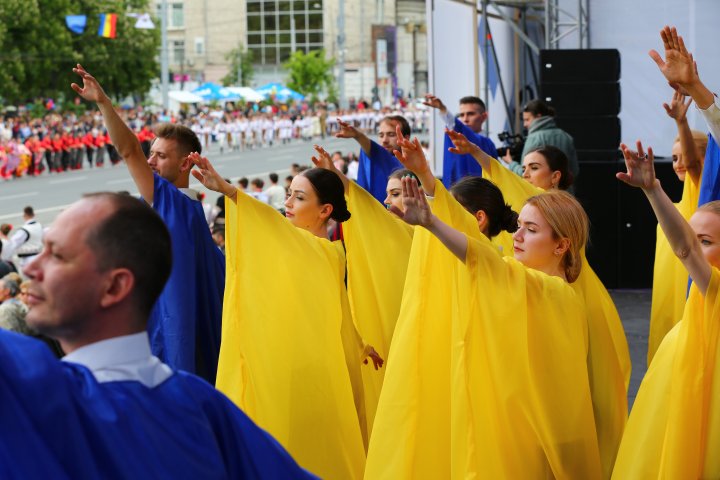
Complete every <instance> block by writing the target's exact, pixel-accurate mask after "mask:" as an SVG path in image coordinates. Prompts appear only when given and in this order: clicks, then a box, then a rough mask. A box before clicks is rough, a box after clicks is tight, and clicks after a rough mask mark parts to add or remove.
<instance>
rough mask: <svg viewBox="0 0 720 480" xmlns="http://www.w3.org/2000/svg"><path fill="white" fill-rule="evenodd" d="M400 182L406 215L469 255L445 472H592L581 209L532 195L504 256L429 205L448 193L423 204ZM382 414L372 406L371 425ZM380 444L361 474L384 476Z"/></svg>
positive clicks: (463, 256)
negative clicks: (510, 251) (580, 291)
mask: <svg viewBox="0 0 720 480" xmlns="http://www.w3.org/2000/svg"><path fill="white" fill-rule="evenodd" d="M403 153H405V152H403ZM419 176H420V175H419ZM402 183H403V203H404V205H405V212H404V213H403V219H404V220H405V221H406V222H408V223H410V224H412V225H419V226H421V227H423V230H426V231H428V232H430V233H431V234H432V235H433V236H435V237H437V239H439V240H440V241H441V242H442V243H443V244H444V245H445V247H446V248H447V249H448V250H449V251H450V252H452V254H453V255H454V256H455V257H457V258H458V259H459V260H460V261H461V262H462V263H464V264H465V267H463V268H461V269H460V271H461V273H464V274H465V275H466V278H467V281H468V289H467V291H465V292H461V293H460V294H459V295H458V297H459V301H460V302H466V303H467V308H468V312H467V314H466V315H460V316H459V320H460V321H459V322H458V325H457V327H456V328H457V329H459V330H463V332H464V333H463V338H462V341H461V342H456V341H454V342H453V345H454V347H453V350H454V352H453V358H452V362H451V363H452V371H453V380H452V391H451V404H452V407H453V408H452V421H451V424H450V431H451V433H450V451H451V453H450V455H451V460H450V472H447V475H446V477H447V478H467V477H472V476H477V477H478V478H546V477H553V478H600V475H601V473H600V472H601V467H600V457H599V453H598V445H597V437H596V433H595V422H594V419H593V410H592V401H591V398H590V387H589V382H588V376H587V369H586V367H585V357H586V355H587V325H586V321H585V311H584V306H583V302H582V300H581V298H580V297H579V296H578V295H577V294H576V293H575V291H574V290H573V289H572V287H570V285H569V283H568V282H572V281H574V280H575V279H576V278H577V276H578V274H579V272H580V269H581V262H579V261H578V260H579V259H580V252H581V250H582V248H583V247H584V245H585V242H586V241H587V235H588V220H587V216H586V215H585V212H584V211H583V209H582V207H581V206H580V205H579V204H578V202H577V201H576V200H575V199H574V198H573V197H572V196H571V195H569V194H566V193H563V192H553V193H545V194H541V195H537V196H535V197H533V198H531V199H529V200H528V202H527V204H526V205H525V206H524V207H523V209H522V210H521V212H520V215H519V217H518V229H517V230H516V231H515V233H514V234H513V238H514V239H515V249H514V250H515V258H512V257H507V256H506V257H501V256H500V255H499V254H498V251H497V249H496V248H495V246H493V244H492V243H491V242H490V240H489V239H488V238H487V237H486V236H484V235H473V236H470V235H468V234H466V233H463V232H461V231H458V230H456V229H454V228H452V227H450V226H449V225H447V224H446V223H444V222H443V221H442V220H441V219H440V218H438V216H436V215H434V214H433V212H436V211H441V210H444V209H447V208H448V207H447V206H446V205H445V203H446V202H454V200H452V199H451V198H449V196H448V195H445V194H444V193H443V192H442V190H441V187H440V185H439V184H436V185H435V191H434V192H433V193H435V195H434V199H433V200H432V211H431V210H430V205H429V204H428V201H427V200H426V197H425V192H423V191H421V190H420V189H419V188H418V186H417V183H416V181H415V180H414V179H411V178H407V177H406V178H404V179H403V180H402ZM466 214H467V212H466ZM465 228H466V227H462V229H463V230H465ZM475 230H477V227H475ZM417 235H418V233H416V237H417ZM409 275H410V272H409ZM433 278H434V277H433ZM409 281H410V278H408V282H409ZM407 284H408V283H406V285H407ZM463 293H464V294H466V296H465V295H463ZM460 307H462V305H460ZM391 358H393V357H392V353H391ZM394 367H395V365H393V364H391V365H390V368H391V369H393V368H394ZM390 374H391V370H388V372H387V375H388V377H389V376H390ZM388 377H386V378H388ZM386 381H387V380H386ZM383 394H384V392H383ZM383 399H384V396H383V397H381V407H380V408H383ZM388 402H390V403H391V402H392V398H389V399H388ZM381 418H382V417H381V416H380V409H379V413H378V420H376V425H375V429H376V434H377V431H378V429H379V428H380V426H379V425H378V421H379V420H380V419H381ZM382 443H384V442H381V439H376V438H375V437H373V438H372V439H371V443H370V450H369V454H368V467H367V470H366V478H371V477H370V476H369V474H371V473H375V474H377V475H378V476H381V477H382V475H380V474H381V473H382V467H381V466H380V465H379V464H380V461H379V460H378V458H379V457H381V456H382V450H383V449H382V448H381V447H382V446H386V445H382ZM385 453H386V459H387V450H385ZM388 463H389V462H388ZM412 474H414V475H415V476H417V475H420V477H422V478H425V477H424V475H423V472H411V476H412ZM384 478H390V476H386V477H384Z"/></svg>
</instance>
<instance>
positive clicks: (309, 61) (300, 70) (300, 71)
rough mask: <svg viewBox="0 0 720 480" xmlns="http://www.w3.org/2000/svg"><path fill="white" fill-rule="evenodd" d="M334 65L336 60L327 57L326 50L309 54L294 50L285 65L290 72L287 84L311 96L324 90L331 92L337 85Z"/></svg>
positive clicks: (315, 95)
mask: <svg viewBox="0 0 720 480" xmlns="http://www.w3.org/2000/svg"><path fill="white" fill-rule="evenodd" d="M334 65H335V60H333V59H327V58H325V50H313V51H312V52H310V53H307V54H306V53H304V52H303V51H296V52H293V54H292V55H291V56H290V59H289V60H288V61H287V62H285V64H284V65H283V66H284V67H285V68H286V69H287V70H288V73H289V78H288V84H287V85H288V87H290V88H292V89H293V90H296V91H298V92H300V93H302V94H303V95H308V96H310V97H317V96H318V95H319V94H320V93H321V92H322V91H326V92H331V91H333V88H334V85H335V77H334V76H333V74H332V69H333V66H334Z"/></svg>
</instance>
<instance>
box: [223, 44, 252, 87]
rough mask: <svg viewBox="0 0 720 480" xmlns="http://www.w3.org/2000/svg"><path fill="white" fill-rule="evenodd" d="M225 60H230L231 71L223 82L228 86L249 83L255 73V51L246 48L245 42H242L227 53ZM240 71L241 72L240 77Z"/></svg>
mask: <svg viewBox="0 0 720 480" xmlns="http://www.w3.org/2000/svg"><path fill="white" fill-rule="evenodd" d="M225 60H228V61H229V62H230V71H229V72H228V74H227V75H225V76H224V77H223V79H222V84H223V85H225V86H226V87H227V86H230V85H233V84H239V85H240V86H246V85H249V84H250V82H251V81H252V79H253V75H254V73H255V70H254V68H253V52H252V51H248V50H245V49H244V48H243V44H242V43H240V44H238V46H237V48H233V49H232V50H230V51H229V52H228V53H226V54H225ZM238 72H240V77H239V78H238Z"/></svg>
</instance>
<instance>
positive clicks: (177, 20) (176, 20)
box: [156, 2, 185, 29]
mask: <svg viewBox="0 0 720 480" xmlns="http://www.w3.org/2000/svg"><path fill="white" fill-rule="evenodd" d="M156 7H157V18H161V16H162V3H160V2H158V4H157V5H156ZM167 26H168V28H170V29H173V28H185V10H184V6H183V4H182V3H168V4H167Z"/></svg>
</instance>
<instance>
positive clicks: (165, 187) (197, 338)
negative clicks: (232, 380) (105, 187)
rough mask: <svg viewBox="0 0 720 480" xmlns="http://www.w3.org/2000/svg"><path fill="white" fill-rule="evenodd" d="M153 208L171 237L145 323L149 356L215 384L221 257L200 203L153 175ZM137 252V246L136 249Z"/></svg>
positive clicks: (222, 286)
mask: <svg viewBox="0 0 720 480" xmlns="http://www.w3.org/2000/svg"><path fill="white" fill-rule="evenodd" d="M153 195H154V197H153V208H154V209H155V211H156V212H157V213H158V214H159V215H160V217H161V218H162V219H163V220H164V221H165V225H167V227H168V230H170V236H171V238H172V257H173V265H172V273H171V274H170V278H169V279H168V282H167V284H166V285H165V289H164V290H163V291H162V293H161V294H160V297H159V298H158V301H157V302H156V303H155V308H153V311H152V313H151V315H150V319H149V320H148V334H149V335H150V345H151V348H152V352H153V354H154V355H155V356H157V357H158V358H160V360H162V361H163V362H164V363H166V364H168V365H169V366H170V368H172V369H173V370H184V371H186V372H191V373H195V374H197V375H199V376H200V377H202V378H204V379H205V380H207V381H208V382H210V383H211V384H213V385H214V384H215V374H216V372H217V363H218V355H219V354H220V332H221V321H222V302H223V294H224V291H225V257H224V256H223V254H222V252H221V251H220V249H219V248H218V247H217V246H216V245H215V242H214V241H213V239H212V236H211V235H210V229H209V228H208V225H207V222H206V220H205V214H204V213H203V210H202V206H201V204H200V202H198V201H194V200H191V199H189V198H188V197H187V196H186V195H185V194H184V193H182V192H181V191H179V190H178V189H177V188H176V187H175V186H174V185H172V184H171V183H170V182H168V181H167V180H165V179H164V178H161V177H160V176H158V175H157V174H156V175H155V191H154V194H153ZM137 247H138V248H142V245H138V246H137Z"/></svg>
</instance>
